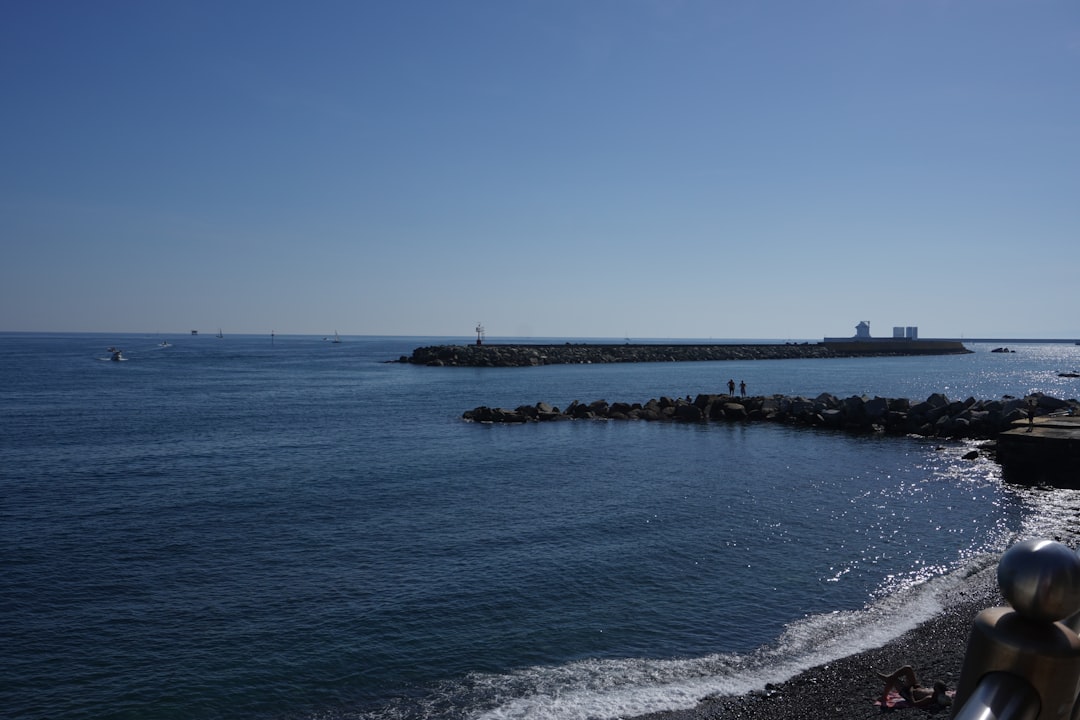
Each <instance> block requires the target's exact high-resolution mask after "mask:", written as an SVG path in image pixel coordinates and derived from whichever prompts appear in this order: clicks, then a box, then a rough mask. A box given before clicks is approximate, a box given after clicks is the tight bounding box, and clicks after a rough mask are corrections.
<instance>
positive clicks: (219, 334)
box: [217, 328, 225, 338]
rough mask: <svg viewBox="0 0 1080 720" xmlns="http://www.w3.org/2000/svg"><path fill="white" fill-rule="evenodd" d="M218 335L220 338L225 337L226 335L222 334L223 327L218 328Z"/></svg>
mask: <svg viewBox="0 0 1080 720" xmlns="http://www.w3.org/2000/svg"><path fill="white" fill-rule="evenodd" d="M217 336H218V337H219V338H223V337H225V336H224V335H222V334H221V328H218V329H217Z"/></svg>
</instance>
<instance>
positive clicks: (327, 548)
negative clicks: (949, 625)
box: [0, 334, 1080, 720]
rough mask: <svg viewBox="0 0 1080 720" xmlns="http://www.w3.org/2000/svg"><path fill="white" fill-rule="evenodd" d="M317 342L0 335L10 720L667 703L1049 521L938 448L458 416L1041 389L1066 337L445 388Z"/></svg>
mask: <svg viewBox="0 0 1080 720" xmlns="http://www.w3.org/2000/svg"><path fill="white" fill-rule="evenodd" d="M162 340H168V341H169V343H170V345H169V346H167V347H166V346H162V345H160V343H161V342H162ZM342 340H343V341H342V342H341V343H340V344H334V343H330V342H327V341H324V340H323V339H321V338H315V337H281V336H279V337H276V338H273V340H271V338H269V337H254V336H246V337H230V336H226V337H224V338H216V337H213V336H194V337H189V336H170V337H156V336H155V337H151V336H105V335H38V334H2V335H0V361H2V362H3V367H4V372H3V375H2V378H3V380H2V381H0V408H2V412H0V488H2V491H3V492H2V501H0V522H2V538H3V553H2V556H0V563H2V567H3V579H4V581H3V585H2V587H0V626H2V628H3V636H4V648H5V649H4V655H5V658H6V659H5V662H4V663H3V664H0V707H3V708H4V709H5V714H6V715H7V716H9V717H19V718H45V717H63V718H66V719H68V720H72V719H76V718H149V719H157V718H480V717H484V718H512V717H513V718H526V717H527V718H541V719H543V718H559V719H560V720H565V719H566V718H615V717H626V716H631V715H635V714H640V713H644V712H648V711H653V710H658V709H664V708H676V707H688V706H691V705H693V704H694V703H695V702H696V701H697V700H698V699H699V698H701V697H703V696H705V695H708V694H712V693H722V692H726V693H741V692H747V691H750V690H753V689H755V688H760V687H762V686H763V685H764V684H765V683H766V682H777V681H780V680H783V679H785V678H786V677H789V676H791V675H792V674H794V673H796V672H798V671H800V670H802V669H804V668H806V667H810V666H812V665H815V664H818V663H820V662H825V661H828V660H829V659H832V658H835V657H839V656H843V655H846V654H849V653H851V652H855V651H857V650H860V649H863V648H865V647H869V646H874V645H878V644H880V643H882V642H884V641H886V640H888V639H890V638H891V637H894V636H896V635H897V634H899V633H901V632H903V631H904V630H906V629H908V628H909V627H911V626H913V625H915V624H917V623H918V622H920V621H921V620H922V619H925V618H926V617H928V616H929V615H931V614H932V613H933V612H935V611H936V610H937V609H938V608H939V597H941V594H942V593H943V592H944V591H945V590H947V589H949V588H952V587H955V586H956V585H958V584H961V583H963V582H964V578H965V577H967V576H968V575H969V574H970V573H971V572H972V571H973V570H975V569H978V568H980V567H987V566H990V565H992V564H993V563H995V562H996V554H997V553H999V552H1000V551H1001V550H1002V549H1003V548H1004V547H1006V546H1007V545H1008V544H1009V543H1010V542H1012V541H1013V540H1014V539H1016V538H1017V537H1021V536H1024V537H1030V536H1034V535H1048V536H1053V535H1054V534H1055V533H1058V532H1061V531H1062V527H1063V524H1067V523H1069V522H1073V523H1074V524H1075V519H1074V518H1075V517H1076V512H1077V508H1078V507H1080V494H1078V493H1077V492H1076V491H1064V490H1038V489H1027V488H1023V487H1017V486H1010V485H1008V484H1005V483H1003V481H1002V478H1001V473H1000V470H999V468H998V467H997V466H996V465H995V464H994V463H993V462H992V461H991V460H989V459H986V458H980V459H977V460H974V461H972V460H965V459H963V457H962V456H963V455H964V454H965V453H966V452H967V451H968V450H970V448H971V446H970V445H969V444H965V443H951V442H950V443H942V442H939V441H932V440H926V439H920V438H914V437H907V438H897V437H871V436H851V435H845V434H839V433H831V432H821V431H817V430H810V429H795V428H788V427H783V426H777V425H771V424H756V425H727V424H722V423H711V424H703V425H686V424H662V423H644V422H615V421H611V422H603V421H575V422H566V423H548V424H538V425H524V426H489V425H480V424H473V423H467V422H464V421H462V420H461V414H462V412H464V411H465V410H469V409H472V408H473V407H476V406H478V405H490V406H506V407H515V406H517V405H521V404H526V403H527V404H534V403H536V402H539V401H545V402H549V403H551V404H554V405H558V406H560V407H565V405H566V404H568V403H569V402H571V401H572V400H575V399H576V400H580V401H582V402H590V401H592V400H596V399H606V400H608V401H609V402H615V401H626V402H644V401H647V400H648V399H650V398H654V397H657V398H658V397H660V396H663V395H667V396H672V397H674V396H686V395H691V396H693V395H696V394H697V393H702V392H722V391H723V390H724V389H725V388H726V383H727V380H728V379H729V378H732V379H734V380H735V381H736V382H737V383H738V382H739V381H743V380H745V381H746V383H747V385H748V391H749V392H750V393H751V394H772V393H783V394H788V395H795V394H801V395H805V396H808V397H813V396H816V395H817V394H819V393H821V392H830V393H833V394H836V395H839V396H841V397H845V396H848V395H852V394H858V395H862V394H867V395H871V396H872V395H882V396H887V397H909V398H912V399H918V400H921V399H925V397H926V396H928V395H929V394H931V393H933V392H944V393H945V394H946V395H948V396H949V397H950V398H951V399H964V398H966V397H968V396H974V397H977V398H993V397H1000V396H1002V395H1005V394H1011V395H1015V396H1022V395H1024V394H1026V393H1029V392H1034V391H1038V392H1045V393H1047V394H1052V395H1055V396H1058V397H1065V398H1072V397H1076V396H1077V395H1080V386H1078V385H1077V383H1078V380H1077V379H1075V378H1062V377H1060V376H1059V375H1058V373H1059V372H1063V371H1075V370H1077V369H1078V368H1080V347H1076V346H1071V345H1015V346H1012V347H1013V348H1014V349H1015V350H1016V351H1017V352H1016V353H1015V354H1008V355H1006V354H997V353H990V352H989V350H990V349H991V348H990V347H989V346H977V345H976V346H972V349H975V350H976V351H977V352H975V353H974V354H972V355H964V356H941V357H923V358H853V359H843V360H780V361H752V362H716V363H663V364H626V365H579V366H549V367H539V368H511V369H499V368H484V369H474V368H426V367H414V366H410V365H402V364H397V363H387V362H385V361H388V360H395V359H397V358H398V357H399V356H400V355H403V354H408V353H409V352H411V350H412V349H413V348H414V347H417V346H419V345H427V344H436V343H438V342H441V340H439V339H437V338H373V337H362V338H348V337H347V338H343V339H342ZM113 345H115V346H119V347H121V348H122V349H123V352H124V356H125V357H126V358H127V360H126V361H123V362H112V361H111V360H110V359H109V357H110V356H109V353H107V352H106V350H105V348H106V347H108V346H113ZM884 618H887V622H886V621H884V620H883V619H884Z"/></svg>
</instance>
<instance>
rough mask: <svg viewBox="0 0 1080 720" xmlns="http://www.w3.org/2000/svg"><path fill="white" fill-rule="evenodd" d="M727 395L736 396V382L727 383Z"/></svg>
mask: <svg viewBox="0 0 1080 720" xmlns="http://www.w3.org/2000/svg"><path fill="white" fill-rule="evenodd" d="M727 394H728V395H734V394H735V381H734V380H728V381H727Z"/></svg>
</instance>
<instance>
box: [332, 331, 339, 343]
mask: <svg viewBox="0 0 1080 720" xmlns="http://www.w3.org/2000/svg"><path fill="white" fill-rule="evenodd" d="M330 342H332V343H334V344H338V343H340V342H341V338H340V337H339V336H338V334H337V330H335V331H334V339H333V340H331V341H330Z"/></svg>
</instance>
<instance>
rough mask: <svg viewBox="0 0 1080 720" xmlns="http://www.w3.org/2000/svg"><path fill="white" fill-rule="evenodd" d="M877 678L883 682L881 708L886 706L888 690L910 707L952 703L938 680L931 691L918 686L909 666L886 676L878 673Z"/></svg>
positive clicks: (917, 680) (943, 685)
mask: <svg viewBox="0 0 1080 720" xmlns="http://www.w3.org/2000/svg"><path fill="white" fill-rule="evenodd" d="M877 676H878V677H879V678H881V679H882V680H884V681H885V689H884V690H882V691H881V706H882V707H883V708H884V707H886V706H887V704H888V697H889V691H890V690H895V691H896V692H897V693H898V694H899V695H900V697H902V698H904V700H906V701H907V702H908V705H910V706H911V707H919V708H930V707H932V706H937V707H945V706H947V705H949V704H950V703H951V702H952V700H951V699H950V698H949V695H948V692H947V688H946V687H945V683H943V682H941V681H940V680H938V681H937V682H935V683H934V687H933V688H932V689H931V688H928V687H923V686H922V685H920V684H919V679H918V678H917V677H915V670H914V669H913V668H912V667H911V666H910V665H905V666H904V667H902V668H900V669H899V670H894V671H893V672H891V673H889V674H888V675H886V674H884V673H878V674H877Z"/></svg>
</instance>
